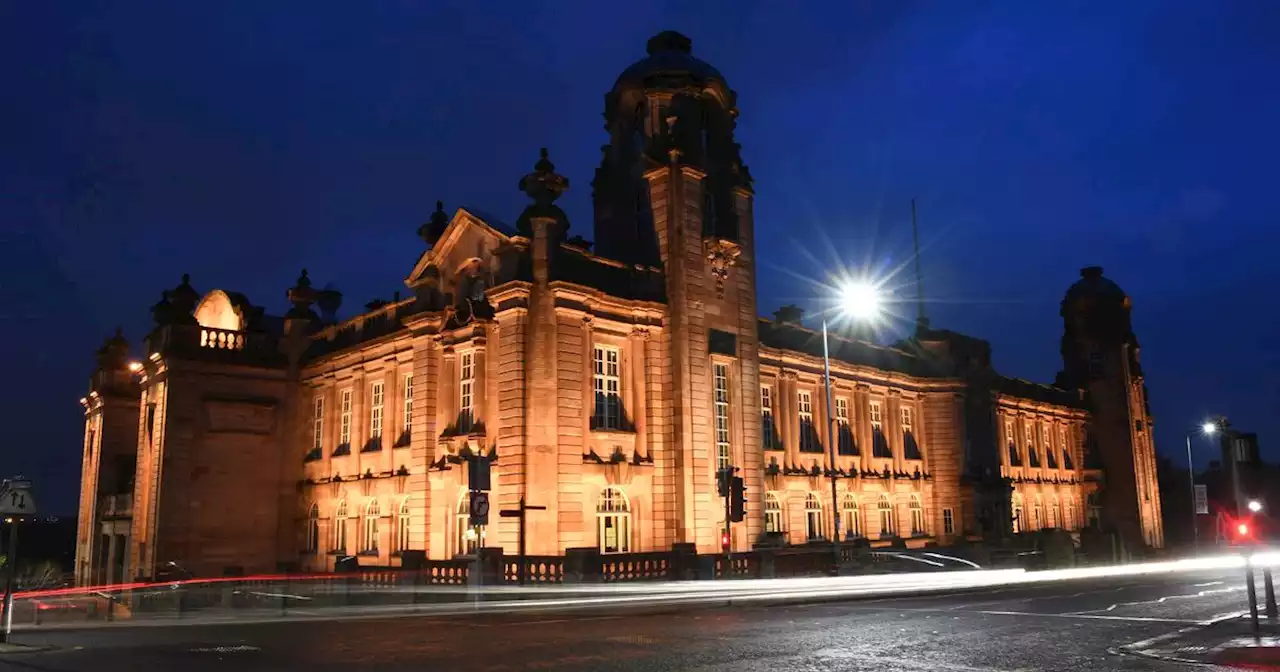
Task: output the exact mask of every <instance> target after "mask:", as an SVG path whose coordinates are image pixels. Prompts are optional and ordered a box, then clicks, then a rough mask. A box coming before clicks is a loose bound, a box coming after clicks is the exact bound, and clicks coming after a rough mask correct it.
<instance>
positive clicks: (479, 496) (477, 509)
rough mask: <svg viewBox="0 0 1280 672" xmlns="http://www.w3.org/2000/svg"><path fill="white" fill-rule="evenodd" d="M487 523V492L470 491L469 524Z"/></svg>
mask: <svg viewBox="0 0 1280 672" xmlns="http://www.w3.org/2000/svg"><path fill="white" fill-rule="evenodd" d="M488 524H489V493H487V492H475V491H472V492H471V525H472V526H473V527H474V526H477V525H488Z"/></svg>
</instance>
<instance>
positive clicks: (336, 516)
mask: <svg viewBox="0 0 1280 672" xmlns="http://www.w3.org/2000/svg"><path fill="white" fill-rule="evenodd" d="M333 550H334V551H335V552H337V553H346V552H347V500H345V499H344V500H342V501H341V502H338V506H337V507H335V508H334V509H333Z"/></svg>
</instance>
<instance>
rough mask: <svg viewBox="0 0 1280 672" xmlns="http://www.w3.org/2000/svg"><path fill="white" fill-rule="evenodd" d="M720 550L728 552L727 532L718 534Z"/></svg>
mask: <svg viewBox="0 0 1280 672" xmlns="http://www.w3.org/2000/svg"><path fill="white" fill-rule="evenodd" d="M720 548H722V549H724V550H726V551H727V550H729V533H728V532H721V533H720Z"/></svg>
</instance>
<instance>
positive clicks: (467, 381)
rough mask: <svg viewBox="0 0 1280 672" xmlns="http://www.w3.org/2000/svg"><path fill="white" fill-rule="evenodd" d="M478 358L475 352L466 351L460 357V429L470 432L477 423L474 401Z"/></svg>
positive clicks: (463, 431) (460, 430)
mask: <svg viewBox="0 0 1280 672" xmlns="http://www.w3.org/2000/svg"><path fill="white" fill-rule="evenodd" d="M475 375H476V360H475V353H474V352H464V353H462V354H461V355H459V357H458V431H459V432H462V433H467V432H470V431H471V429H472V427H473V426H474V424H475V421H474V418H473V414H474V409H475V407H474V405H473V404H474V403H475V385H476V378H475Z"/></svg>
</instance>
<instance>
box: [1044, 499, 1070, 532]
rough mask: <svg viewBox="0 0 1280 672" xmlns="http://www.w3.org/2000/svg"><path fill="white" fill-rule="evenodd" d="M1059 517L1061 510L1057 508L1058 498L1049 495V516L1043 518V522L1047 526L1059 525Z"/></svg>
mask: <svg viewBox="0 0 1280 672" xmlns="http://www.w3.org/2000/svg"><path fill="white" fill-rule="evenodd" d="M1061 517H1062V511H1061V510H1060V509H1059V508H1058V498H1057V497H1050V498H1049V518H1048V519H1047V520H1045V524H1046V525H1047V526H1048V527H1058V526H1059V525H1060V522H1059V520H1058V519H1059V518H1061ZM1062 527H1066V525H1062Z"/></svg>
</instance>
